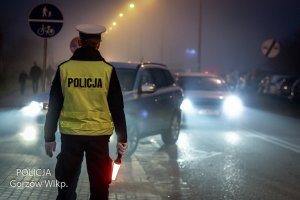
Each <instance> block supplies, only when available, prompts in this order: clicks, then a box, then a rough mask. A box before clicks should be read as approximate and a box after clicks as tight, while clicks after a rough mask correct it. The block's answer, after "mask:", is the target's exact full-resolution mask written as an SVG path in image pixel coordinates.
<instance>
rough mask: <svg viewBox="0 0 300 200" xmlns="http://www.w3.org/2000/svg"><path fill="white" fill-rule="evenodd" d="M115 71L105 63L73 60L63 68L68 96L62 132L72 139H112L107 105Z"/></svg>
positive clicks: (62, 76) (64, 107)
mask: <svg viewBox="0 0 300 200" xmlns="http://www.w3.org/2000/svg"><path fill="white" fill-rule="evenodd" d="M111 73H112V67H111V66H110V65H108V64H107V63H105V62H103V61H77V60H70V61H68V62H66V63H64V64H62V65H61V66H60V80H61V87H62V93H63V96H64V102H63V107H62V110H61V113H60V118H59V128H60V131H61V132H62V133H64V134H71V135H89V136H93V135H111V134H112V133H113V129H114V124H113V121H112V117H111V113H110V110H109V106H108V102H107V94H108V89H109V83H110V77H111Z"/></svg>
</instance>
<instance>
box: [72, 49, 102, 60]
mask: <svg viewBox="0 0 300 200" xmlns="http://www.w3.org/2000/svg"><path fill="white" fill-rule="evenodd" d="M71 60H85V61H105V60H104V58H103V57H102V56H101V54H100V52H99V51H98V50H96V49H93V48H90V47H81V48H78V49H76V51H75V52H74V54H73V56H72V57H71Z"/></svg>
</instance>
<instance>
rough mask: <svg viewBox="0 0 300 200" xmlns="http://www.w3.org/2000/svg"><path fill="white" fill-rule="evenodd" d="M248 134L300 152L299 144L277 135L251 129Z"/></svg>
mask: <svg viewBox="0 0 300 200" xmlns="http://www.w3.org/2000/svg"><path fill="white" fill-rule="evenodd" d="M246 134H247V136H248V137H256V138H259V139H261V140H264V141H267V142H270V143H272V144H276V145H278V146H280V147H282V148H285V149H288V150H291V151H293V152H296V153H300V146H299V145H296V144H292V143H290V142H287V141H285V140H282V139H279V138H277V137H273V136H269V135H265V134H263V133H260V132H257V131H254V130H251V131H250V132H248V131H247V132H246Z"/></svg>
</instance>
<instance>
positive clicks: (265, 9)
mask: <svg viewBox="0 0 300 200" xmlns="http://www.w3.org/2000/svg"><path fill="white" fill-rule="evenodd" d="M132 2H136V8H135V10H133V11H128V10H127V11H125V10H126V9H127V5H128V3H129V1H126V0H86V1H82V0H64V1H62V0H49V1H37V0H26V1H21V2H20V1H17V0H10V1H5V3H2V4H1V8H0V9H1V12H0V22H1V23H0V34H1V43H0V51H1V52H0V53H1V60H2V61H1V63H0V70H1V73H8V74H9V73H11V72H12V71H15V72H19V71H20V70H21V69H22V68H25V69H26V70H29V68H30V67H31V65H32V63H33V61H37V63H38V64H39V65H40V66H41V65H42V58H43V57H42V55H43V39H41V38H39V37H38V36H36V35H35V34H34V33H33V32H32V31H31V29H30V27H29V25H28V16H29V14H30V12H31V10H32V9H33V8H34V7H36V6H37V5H39V4H41V3H50V4H53V5H55V6H56V7H58V8H59V9H60V11H61V12H62V14H63V16H64V25H63V27H62V30H61V31H60V32H59V33H58V34H57V35H56V36H54V37H53V38H50V39H48V64H51V65H52V66H56V65H58V64H59V63H61V62H62V61H64V60H66V59H68V58H69V57H70V56H71V51H70V49H69V43H70V41H71V39H72V38H73V37H75V36H77V35H78V33H77V32H76V31H75V29H74V26H75V25H77V24H81V23H96V24H102V25H104V26H106V27H107V28H108V27H109V26H110V24H111V23H112V21H113V20H114V19H118V18H117V15H118V13H119V12H120V11H123V12H126V15H125V17H124V18H123V19H121V20H119V21H118V23H119V24H118V26H117V28H116V29H115V30H113V31H111V32H109V33H108V34H107V36H105V38H104V39H103V43H102V44H101V47H100V51H102V54H103V55H104V57H105V58H106V59H107V60H118V61H127V60H131V61H140V60H142V59H143V61H148V60H151V61H155V62H163V63H165V64H167V65H169V67H170V68H171V69H174V70H196V69H198V67H199V66H198V59H199V58H200V67H201V68H202V69H210V68H212V69H214V70H216V71H217V72H226V71H228V70H232V69H241V70H246V69H250V68H257V67H261V66H263V65H264V64H265V62H266V58H264V57H263V55H262V53H261V51H260V46H261V43H262V42H263V41H264V40H266V39H269V38H274V39H277V40H279V41H281V40H283V39H285V38H287V37H289V36H291V35H293V33H295V32H296V31H298V30H299V28H300V1H299V0H286V1H284V0H272V1H270V0H226V1H224V0H136V1H132ZM200 2H201V10H200ZM200 13H201V16H199V14H200ZM199 19H201V21H199ZM199 25H200V26H201V28H199ZM199 35H201V37H200V41H199ZM199 43H200V44H201V46H200V51H201V56H200V57H199V55H198V48H199ZM187 52H192V53H190V54H188V53H187ZM193 53H195V54H193Z"/></svg>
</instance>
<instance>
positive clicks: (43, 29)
mask: <svg viewBox="0 0 300 200" xmlns="http://www.w3.org/2000/svg"><path fill="white" fill-rule="evenodd" d="M28 22H29V25H30V28H31V30H32V31H33V32H34V33H35V34H36V35H37V36H40V37H43V38H49V37H53V36H54V35H56V34H57V33H58V32H59V31H60V30H61V28H62V25H63V16H62V14H61V12H60V11H59V9H58V8H57V7H55V6H54V5H52V4H40V5H38V6H37V7H35V8H34V9H33V10H32V11H31V13H30V15H29V19H28Z"/></svg>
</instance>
